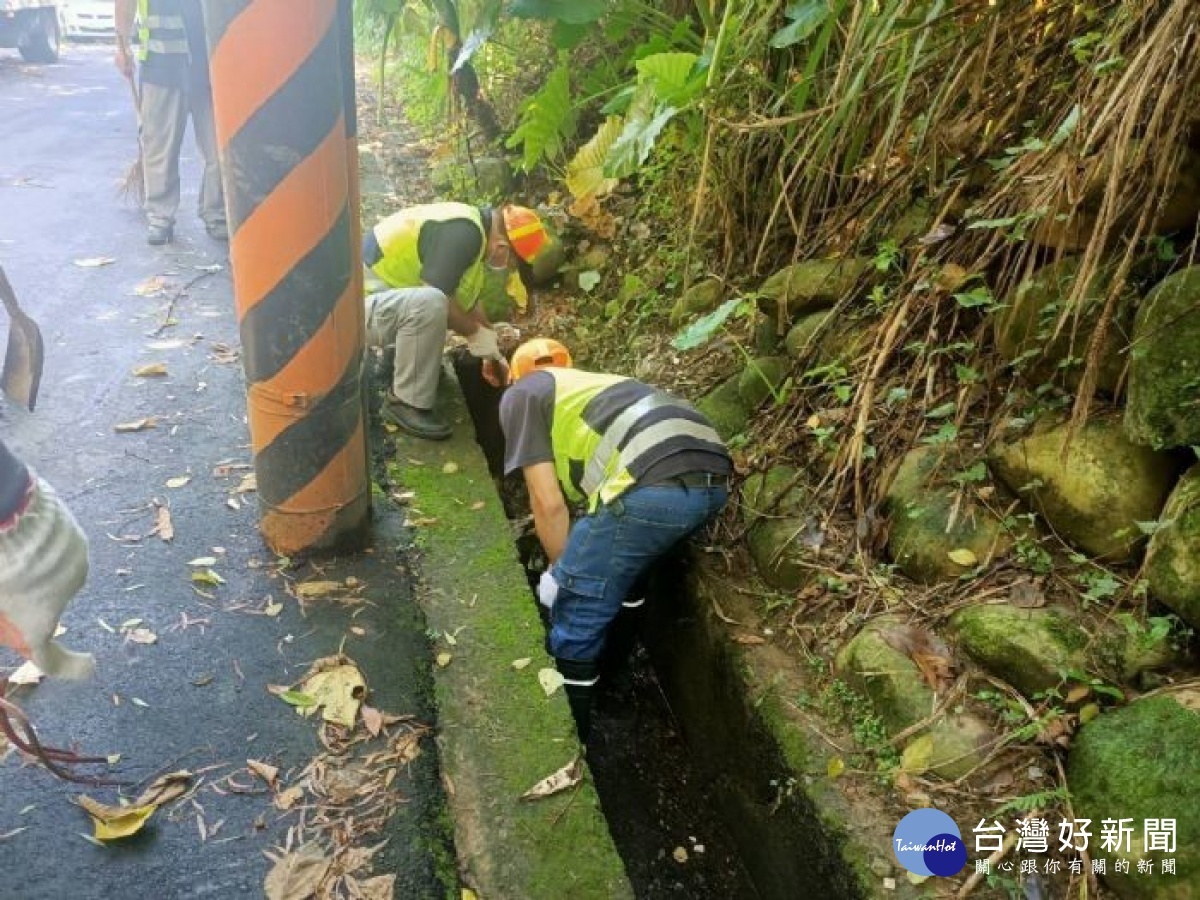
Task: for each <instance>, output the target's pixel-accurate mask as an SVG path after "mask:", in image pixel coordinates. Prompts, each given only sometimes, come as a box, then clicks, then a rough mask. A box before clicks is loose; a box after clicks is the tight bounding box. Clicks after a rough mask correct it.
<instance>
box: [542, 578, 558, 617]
mask: <svg viewBox="0 0 1200 900" xmlns="http://www.w3.org/2000/svg"><path fill="white" fill-rule="evenodd" d="M537 594H538V603H540V604H542V606H544V607H546V610H547V611H550V610H553V609H554V601H555V600H557V599H558V582H557V581H555V580H554V575H553V574H552V573H551V571H550V570H549V569H547V570H546V571H545V572H543V573H542V577H541V578H540V579H538V588H537Z"/></svg>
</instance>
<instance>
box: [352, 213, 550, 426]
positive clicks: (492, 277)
mask: <svg viewBox="0 0 1200 900" xmlns="http://www.w3.org/2000/svg"><path fill="white" fill-rule="evenodd" d="M554 247H555V241H554V239H553V238H552V237H551V236H550V234H549V232H548V231H547V229H546V226H545V224H544V223H543V222H542V220H541V218H540V217H539V216H538V214H537V213H535V212H534V211H533V210H531V209H527V208H525V207H523V206H512V205H505V206H502V207H499V208H492V207H486V206H484V207H477V206H470V205H468V204H465V203H431V204H426V205H423V206H412V207H408V208H407V209H402V210H400V211H399V212H397V213H395V214H393V215H391V216H389V217H388V218H386V219H384V220H383V221H382V222H380V223H379V224H377V225H376V226H375V227H374V228H373V229H371V230H370V231H369V232H367V234H366V235H364V238H363V263H364V264H365V265H366V267H367V273H366V276H367V281H368V290H369V291H370V292H371V293H369V294H368V296H367V298H366V319H367V340H368V343H369V344H370V345H371V346H373V347H382V348H383V349H384V352H385V353H388V352H389V351H391V350H392V348H393V347H394V348H395V357H394V363H393V375H392V388H391V391H390V392H389V396H388V397H387V400H386V402H385V403H384V405H383V411H382V416H383V418H384V419H386V420H387V421H389V422H391V423H392V424H394V425H396V426H397V427H398V428H400V429H401V430H403V431H405V432H407V433H408V434H411V435H414V436H415V437H419V438H424V439H426V440H444V439H446V438H448V437H450V433H451V431H450V424H449V423H448V422H447V421H446V420H445V419H444V418H443V417H442V416H441V415H440V414H439V413H438V412H437V410H436V409H435V408H434V405H435V400H436V399H437V387H438V378H439V376H440V374H441V371H442V350H443V348H444V345H445V343H446V331H447V328H449V329H450V330H452V331H454V332H456V333H458V334H460V335H462V336H463V337H464V338H466V340H467V349H468V350H469V351H470V353H471V355H472V356H474V357H476V358H477V359H479V360H481V361H482V365H483V375H484V377H485V378H486V379H488V380H489V382H491V383H492V384H494V385H496V386H497V387H499V386H501V385H502V384H503V383H504V377H505V375H506V371H505V360H504V355H503V354H502V353H501V352H500V346H499V343H498V341H497V338H496V332H495V331H494V330H493V328H492V327H491V322H490V319H489V317H490V316H494V315H496V313H497V311H503V310H506V309H507V308H508V298H509V297H510V296H512V295H519V294H521V293H522V292H523V291H524V287H523V284H522V281H521V278H520V274H519V267H520V266H521V265H522V264H526V265H530V266H532V265H533V264H534V263H535V262H536V261H538V260H539V259H540V258H541V257H542V256H543V255H547V254H549V253H550V251H551V250H552V249H553V248H554Z"/></svg>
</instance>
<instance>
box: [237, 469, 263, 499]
mask: <svg viewBox="0 0 1200 900" xmlns="http://www.w3.org/2000/svg"><path fill="white" fill-rule="evenodd" d="M257 490H258V476H257V475H255V474H254V473H253V472H251V473H250V474H249V475H243V476H242V481H241V484H239V485H238V486H237V487H236V488H234V491H235V493H238V494H248V493H250V492H251V491H257Z"/></svg>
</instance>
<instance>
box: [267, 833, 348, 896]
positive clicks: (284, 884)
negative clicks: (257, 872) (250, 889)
mask: <svg viewBox="0 0 1200 900" xmlns="http://www.w3.org/2000/svg"><path fill="white" fill-rule="evenodd" d="M332 864H333V860H331V859H329V858H328V857H327V856H326V855H325V853H324V852H323V851H322V850H321V848H320V847H318V846H317V845H316V844H305V845H304V846H302V847H301V848H300V849H299V850H297V851H295V852H294V853H289V854H287V855H286V856H284V857H282V858H281V859H280V860H279V861H278V862H277V863H275V866H274V867H273V868H272V869H271V871H270V872H268V873H267V879H266V881H265V882H263V890H264V891H265V892H266V895H267V900H308V898H309V897H311V896H313V894H315V893H316V892H317V890H318V889H319V888H320V886H321V882H322V881H324V880H325V876H326V875H327V874H329V868H330V866H331V865H332Z"/></svg>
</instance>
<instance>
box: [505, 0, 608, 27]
mask: <svg viewBox="0 0 1200 900" xmlns="http://www.w3.org/2000/svg"><path fill="white" fill-rule="evenodd" d="M607 9H608V3H607V0H513V3H512V5H511V6H510V7H509V8H508V11H509V14H510V15H513V16H516V17H517V18H518V19H545V20H551V21H558V22H565V23H566V24H568V25H590V24H591V23H592V22H596V21H598V20H599V19H600V17H601V16H602V15H604V13H605V11H606V10H607Z"/></svg>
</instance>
